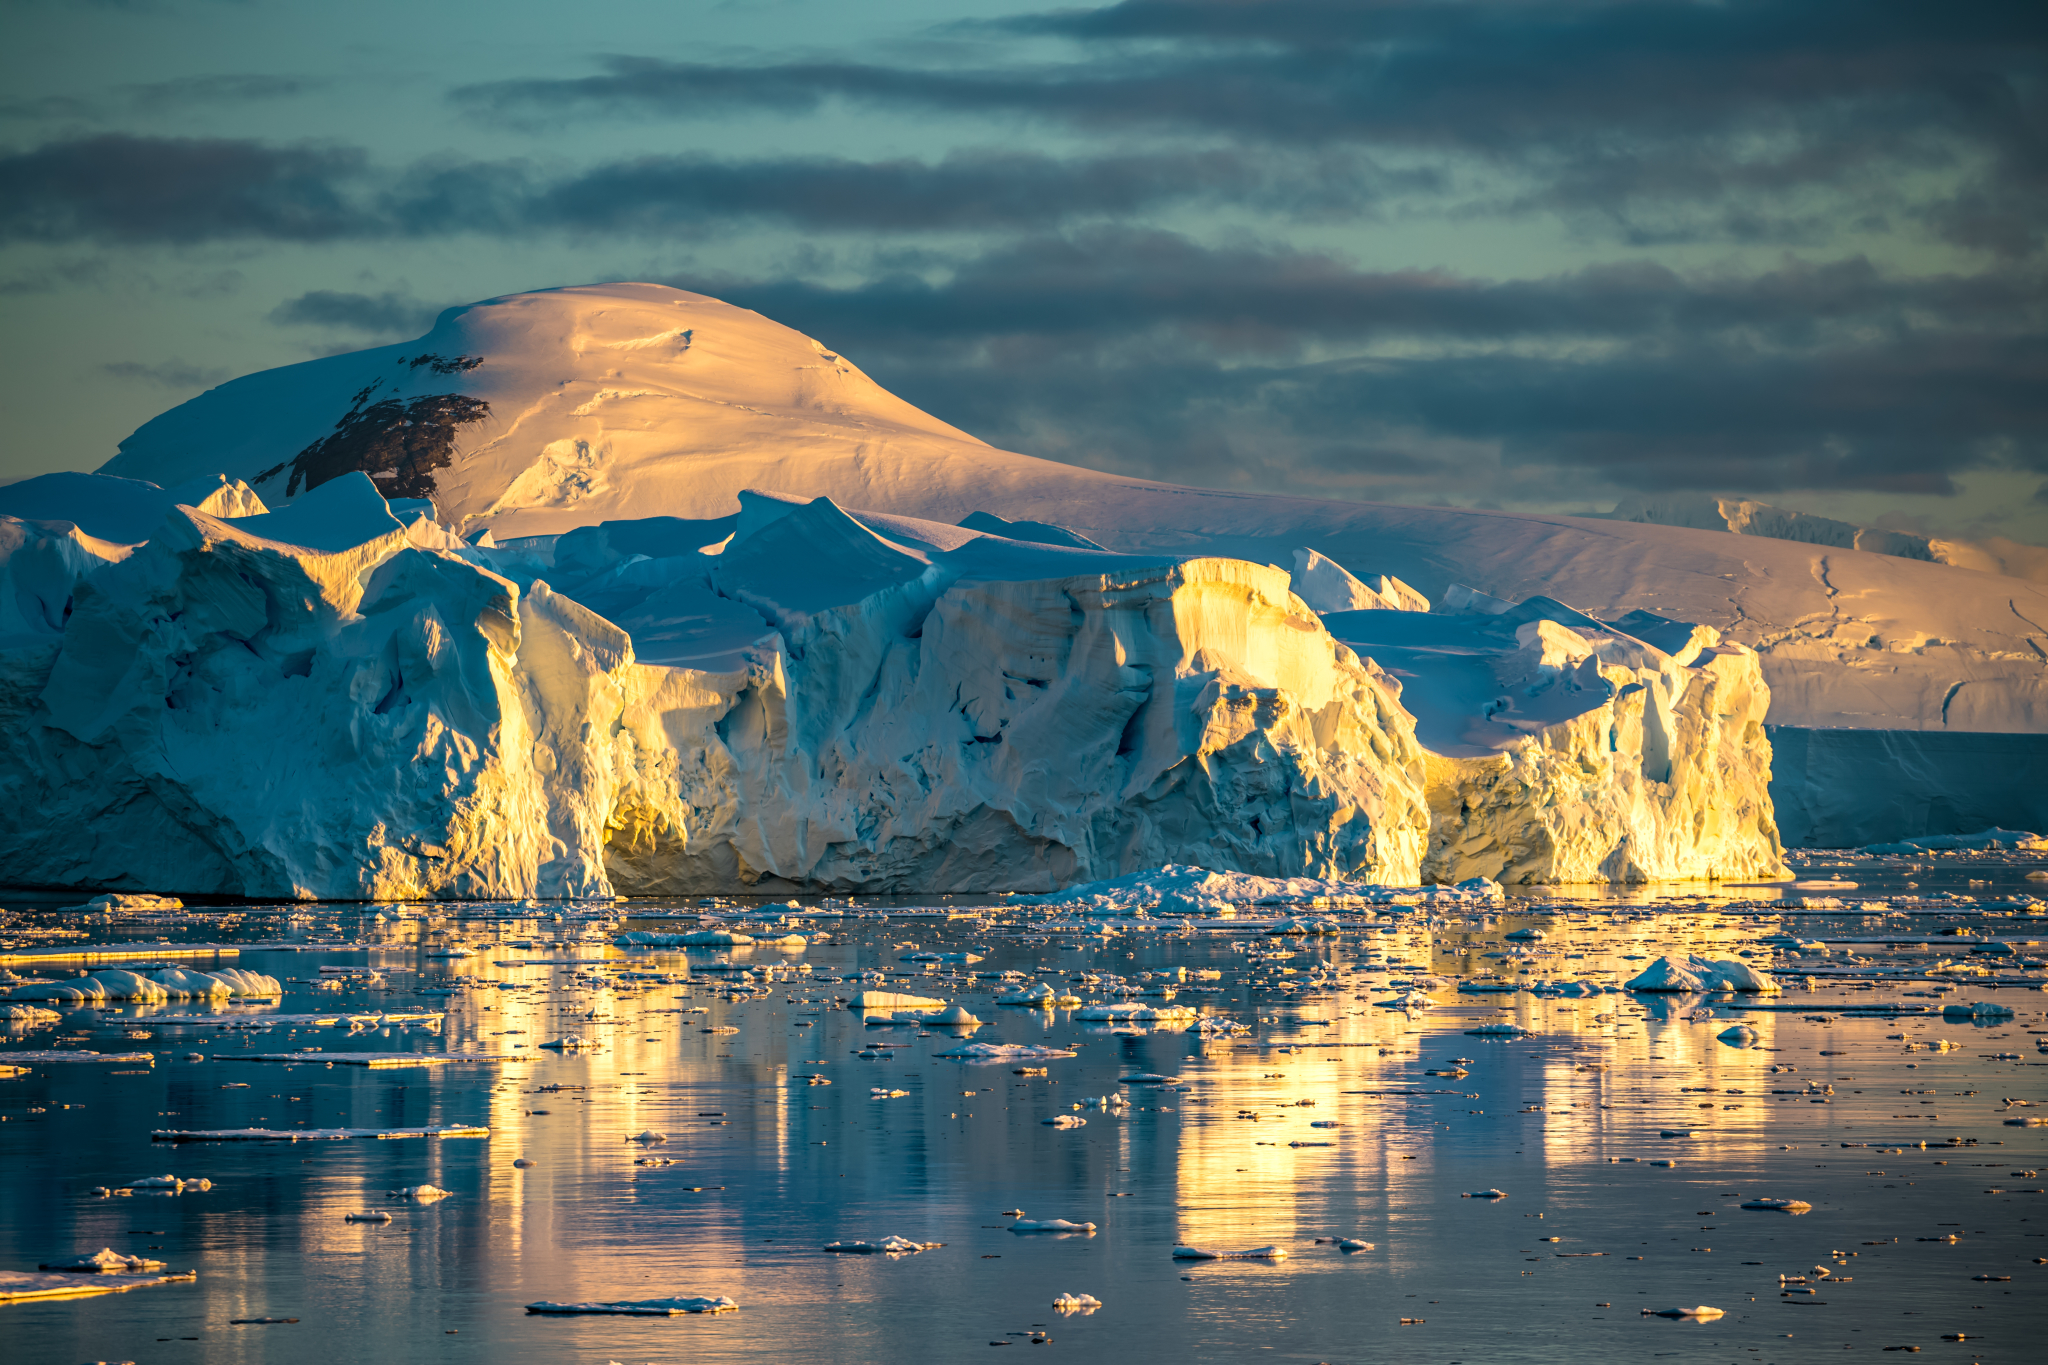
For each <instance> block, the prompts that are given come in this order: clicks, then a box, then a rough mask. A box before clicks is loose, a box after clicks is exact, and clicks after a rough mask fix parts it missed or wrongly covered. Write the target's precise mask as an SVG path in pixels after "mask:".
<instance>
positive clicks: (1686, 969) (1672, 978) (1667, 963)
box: [1624, 955, 1702, 993]
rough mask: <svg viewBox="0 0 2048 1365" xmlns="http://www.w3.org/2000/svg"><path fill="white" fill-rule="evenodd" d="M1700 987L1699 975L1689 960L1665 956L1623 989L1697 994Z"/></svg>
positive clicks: (1645, 969)
mask: <svg viewBox="0 0 2048 1365" xmlns="http://www.w3.org/2000/svg"><path fill="white" fill-rule="evenodd" d="M1701 987H1702V982H1701V981H1700V974H1699V973H1698V972H1697V971H1695V970H1694V969H1693V966H1692V963H1691V961H1690V960H1689V959H1687V958H1682V957H1671V956H1668V955H1667V956H1664V957H1660V958H1658V959H1657V960H1656V961H1655V962H1652V963H1651V964H1650V965H1649V966H1648V967H1646V968H1644V969H1643V971H1642V972H1641V973H1639V974H1638V975H1637V976H1635V977H1634V978H1632V979H1631V980H1630V981H1629V983H1628V985H1627V986H1626V987H1625V988H1624V989H1627V990H1632V991H1658V992H1672V993H1680V992H1697V991H1699V990H1700V989H1701Z"/></svg>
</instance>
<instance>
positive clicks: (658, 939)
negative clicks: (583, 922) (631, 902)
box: [612, 929, 754, 948]
mask: <svg viewBox="0 0 2048 1365" xmlns="http://www.w3.org/2000/svg"><path fill="white" fill-rule="evenodd" d="M612 942H613V943H614V944H616V945H617V946H619V947H621V948H738V947H743V946H745V945H746V944H749V943H752V942H754V937H753V935H751V934H742V933H739V932H737V931H735V930H732V929H693V930H691V931H690V932H689V933H687V934H662V933H655V932H653V931H651V930H645V929H635V930H632V931H630V932H628V933H623V934H620V935H618V936H617V937H616V938H614V939H613V940H612Z"/></svg>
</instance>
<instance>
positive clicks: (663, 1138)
mask: <svg viewBox="0 0 2048 1365" xmlns="http://www.w3.org/2000/svg"><path fill="white" fill-rule="evenodd" d="M626 1141H628V1142H637V1143H639V1144H640V1145H641V1146H643V1147H651V1146H653V1145H654V1144H655V1143H658V1142H667V1141H668V1134H667V1133H657V1132H655V1131H654V1130H653V1129H652V1128H647V1129H643V1130H642V1131H640V1132H638V1133H635V1134H633V1136H631V1137H629V1138H627V1139H626Z"/></svg>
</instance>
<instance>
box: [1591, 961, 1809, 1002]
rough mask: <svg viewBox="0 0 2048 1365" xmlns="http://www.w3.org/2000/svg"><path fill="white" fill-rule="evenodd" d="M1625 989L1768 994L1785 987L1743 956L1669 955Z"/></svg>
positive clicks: (1651, 966)
mask: <svg viewBox="0 0 2048 1365" xmlns="http://www.w3.org/2000/svg"><path fill="white" fill-rule="evenodd" d="M1624 989H1626V990H1631V991H1647V992H1652V993H1657V992H1665V993H1672V994H1678V993H1693V994H1698V993H1701V992H1706V991H1717V990H1729V991H1742V992H1745V993H1748V994H1765V995H1768V994H1775V993H1777V992H1778V991H1779V990H1781V989H1783V988H1782V987H1780V986H1779V985H1778V983H1777V982H1776V981H1774V980H1772V979H1771V978H1770V977H1769V976H1767V975H1765V974H1764V973H1763V972H1760V971H1758V970H1757V969H1756V968H1754V967H1752V966H1750V965H1749V964H1748V963H1747V962H1743V961H1741V960H1740V959H1733V958H1731V959H1728V960H1725V961H1713V960H1710V959H1707V958H1704V957H1675V956H1670V955H1667V956H1664V957H1660V958H1658V959H1657V960H1656V961H1655V962H1652V963H1651V964H1650V965H1649V966H1648V967H1647V968H1645V969H1644V971H1643V972H1642V973H1641V974H1640V975H1639V976H1637V977H1635V978H1634V979H1633V980H1631V981H1629V982H1628V983H1627V985H1626V986H1625V987H1624Z"/></svg>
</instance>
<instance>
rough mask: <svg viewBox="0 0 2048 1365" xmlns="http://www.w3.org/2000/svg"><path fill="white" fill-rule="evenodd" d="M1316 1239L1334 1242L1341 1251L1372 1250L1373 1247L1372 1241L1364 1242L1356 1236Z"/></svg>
mask: <svg viewBox="0 0 2048 1365" xmlns="http://www.w3.org/2000/svg"><path fill="white" fill-rule="evenodd" d="M1316 1240H1317V1241H1318V1242H1334V1243H1335V1244H1336V1246H1337V1250H1339V1251H1371V1250H1372V1249H1373V1244H1372V1243H1371V1242H1363V1241H1360V1240H1359V1239H1358V1238H1356V1237H1318V1238H1316Z"/></svg>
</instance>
